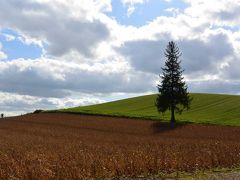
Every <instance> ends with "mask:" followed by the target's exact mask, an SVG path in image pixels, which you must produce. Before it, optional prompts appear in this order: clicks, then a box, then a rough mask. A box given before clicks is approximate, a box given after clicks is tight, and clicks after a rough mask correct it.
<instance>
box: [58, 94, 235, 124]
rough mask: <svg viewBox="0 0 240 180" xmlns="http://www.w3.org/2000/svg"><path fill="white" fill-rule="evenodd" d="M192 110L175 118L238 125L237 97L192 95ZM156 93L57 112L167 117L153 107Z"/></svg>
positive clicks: (167, 117) (168, 115)
mask: <svg viewBox="0 0 240 180" xmlns="http://www.w3.org/2000/svg"><path fill="white" fill-rule="evenodd" d="M191 96H192V97H193V102H192V105H191V109H190V110H189V111H185V112H183V113H182V115H176V119H177V120H178V121H187V122H194V123H209V124H221V125H234V126H235V125H236V126H240V96H234V95H217V94H191ZM155 99H156V95H155V94H154V95H147V96H140V97H134V98H129V99H124V100H119V101H114V102H108V103H103V104H97V105H91V106H84V107H75V108H69V109H61V110H58V112H71V113H84V114H101V115H112V116H124V117H139V118H146V119H154V120H159V119H162V120H168V119H169V117H170V114H169V112H167V113H165V114H164V115H163V114H159V113H158V112H157V110H156V107H155V106H154V103H155Z"/></svg>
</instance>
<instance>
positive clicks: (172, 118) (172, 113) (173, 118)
mask: <svg viewBox="0 0 240 180" xmlns="http://www.w3.org/2000/svg"><path fill="white" fill-rule="evenodd" d="M174 109H175V108H174V107H173V106H172V107H171V124H172V125H174V123H175V115H174Z"/></svg>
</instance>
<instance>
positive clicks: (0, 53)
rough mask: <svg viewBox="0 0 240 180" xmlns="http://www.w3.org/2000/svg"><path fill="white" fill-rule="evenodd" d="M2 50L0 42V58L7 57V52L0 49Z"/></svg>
mask: <svg viewBox="0 0 240 180" xmlns="http://www.w3.org/2000/svg"><path fill="white" fill-rule="evenodd" d="M1 50H2V44H1V42H0V60H4V59H7V54H5V53H4V52H2V51H1Z"/></svg>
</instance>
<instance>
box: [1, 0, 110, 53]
mask: <svg viewBox="0 0 240 180" xmlns="http://www.w3.org/2000/svg"><path fill="white" fill-rule="evenodd" d="M110 8H111V6H110V1H107V0H106V1H103V2H98V1H95V0H92V1H73V0H70V1H58V0H54V1H30V0H26V1H21V2H19V1H17V0H12V1H0V21H1V26H4V27H5V28H10V29H14V30H17V31H18V32H19V33H20V34H21V35H22V36H23V37H25V42H27V41H26V40H29V39H31V41H33V40H35V41H39V40H40V41H42V44H43V42H45V43H46V44H47V45H48V48H47V51H48V53H49V54H50V55H54V56H61V55H63V54H65V53H68V52H69V51H71V50H76V51H78V52H79V53H81V54H82V55H84V56H88V57H92V56H93V55H94V50H95V48H96V47H97V46H98V44H99V43H100V42H102V41H104V40H107V39H108V37H109V31H108V28H107V25H106V24H104V23H103V22H102V21H101V18H100V17H101V16H103V14H101V11H107V10H110ZM9 14H10V15H9Z"/></svg>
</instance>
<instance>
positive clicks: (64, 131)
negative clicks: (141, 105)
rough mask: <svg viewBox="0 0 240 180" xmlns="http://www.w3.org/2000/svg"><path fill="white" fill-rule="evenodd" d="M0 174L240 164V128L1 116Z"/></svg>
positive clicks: (53, 175) (62, 175)
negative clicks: (172, 126) (2, 117)
mask: <svg viewBox="0 0 240 180" xmlns="http://www.w3.org/2000/svg"><path fill="white" fill-rule="evenodd" d="M0 137H1V138H0V178H1V179H9V178H19V179H80V178H86V177H89V178H90V177H110V178H113V177H120V176H127V177H136V176H139V175H143V176H148V175H151V174H158V173H159V172H164V173H171V172H175V171H186V172H193V171H195V170H203V169H211V168H224V167H228V168H231V167H237V166H240V128H239V127H224V126H213V125H211V126H207V125H194V124H178V125H177V126H175V127H174V128H171V127H170V126H169V125H167V124H163V123H157V122H154V121H145V120H135V119H134V120H133V119H127V118H113V117H103V116H87V115H71V114H61V113H59V114H57V113H56V114H29V115H24V116H18V117H11V118H4V119H1V120H0Z"/></svg>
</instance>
